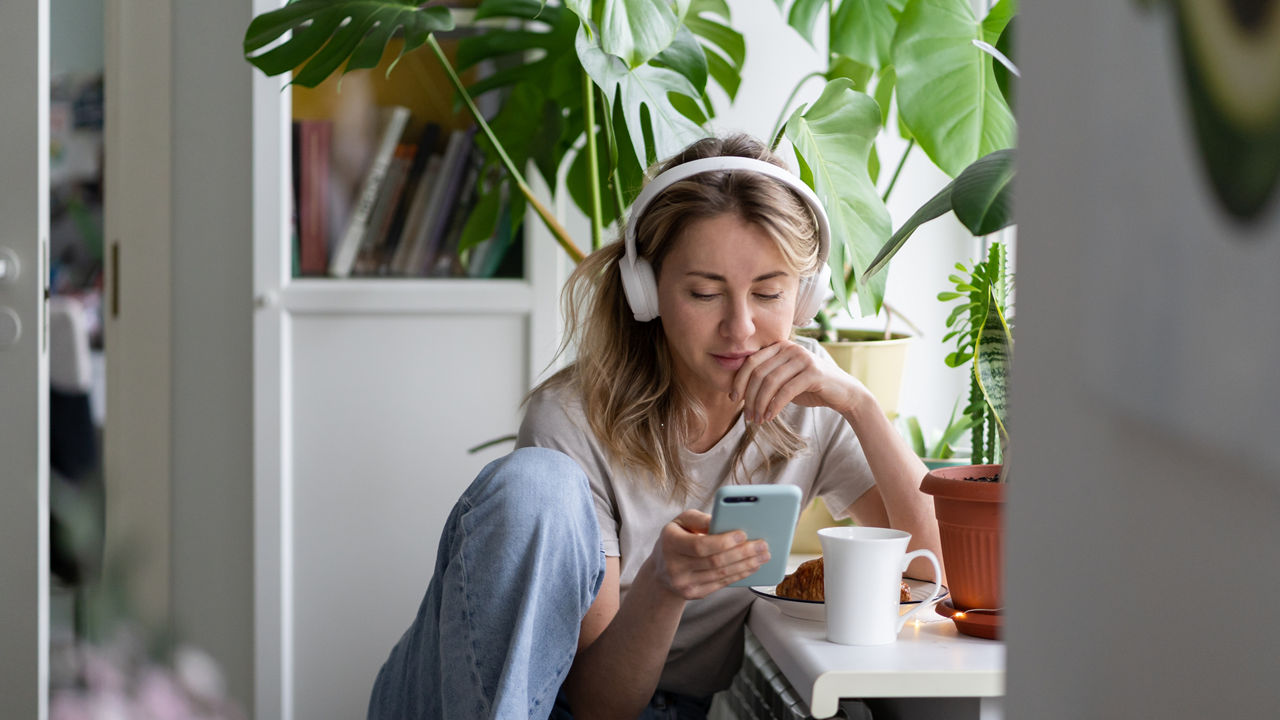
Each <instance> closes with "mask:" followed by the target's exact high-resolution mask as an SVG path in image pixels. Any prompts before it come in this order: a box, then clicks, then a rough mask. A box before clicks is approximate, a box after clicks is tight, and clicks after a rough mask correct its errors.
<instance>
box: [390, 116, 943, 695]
mask: <svg viewBox="0 0 1280 720" xmlns="http://www.w3.org/2000/svg"><path fill="white" fill-rule="evenodd" d="M780 167H781V163H780V162H779V161H778V160H777V159H776V158H775V157H774V156H773V155H772V154H771V153H770V152H769V151H768V150H767V149H766V148H765V147H763V146H762V145H761V144H759V143H758V142H756V141H754V140H752V139H750V138H747V137H745V136H735V137H730V138H726V139H723V140H721V139H714V138H710V139H705V140H702V141H699V142H697V143H694V144H693V145H691V146H690V147H689V148H687V149H686V150H685V151H684V152H682V153H681V154H679V155H678V156H677V157H675V158H673V159H672V160H670V161H668V162H667V163H666V164H665V165H664V166H663V167H662V168H661V170H662V172H661V173H660V174H658V175H657V176H656V177H655V178H654V179H653V180H652V181H650V183H649V184H648V185H647V186H646V188H645V189H644V191H642V193H641V195H640V197H638V198H637V200H636V203H635V204H634V205H633V207H632V211H631V217H630V221H629V223H628V227H627V229H626V238H625V241H624V242H619V243H615V244H613V245H611V246H609V247H606V248H604V249H602V250H600V251H598V252H596V253H593V254H592V255H591V256H590V257H588V258H587V259H586V260H585V261H584V262H583V263H582V264H581V265H580V266H579V267H578V269H577V270H576V271H575V272H574V274H573V276H572V277H571V278H570V280H569V285H568V287H567V290H566V308H567V315H568V327H569V330H570V336H569V341H568V342H567V344H569V343H572V344H573V346H574V347H576V348H577V358H578V359H577V361H576V362H574V363H573V364H572V365H570V366H569V367H568V368H566V369H565V370H563V371H561V372H560V373H558V374H557V375H555V376H554V377H552V378H551V379H550V380H548V381H547V382H545V383H543V385H541V386H540V387H538V388H537V389H535V390H534V392H533V393H532V394H531V397H530V401H529V404H528V410H527V412H526V415H525V419H524V422H523V424H522V426H521V429H520V436H519V441H518V445H519V447H520V448H521V449H519V450H517V451H516V452H515V453H513V454H512V455H510V456H508V457H507V458H504V459H503V460H499V461H496V462H495V463H494V464H492V465H490V466H489V467H488V468H486V469H485V471H484V472H483V473H482V474H481V476H480V477H479V478H478V479H477V481H476V483H475V484H473V486H472V487H471V488H469V489H468V491H467V493H466V494H464V496H463V498H462V499H461V500H460V501H459V505H458V507H455V509H454V513H453V515H452V516H451V518H450V521H449V523H448V526H447V527H446V529H445V533H444V536H443V538H442V540H441V549H440V552H439V554H438V558H437V566H436V575H435V577H433V579H432V582H431V586H430V587H429V588H428V593H427V598H426V599H425V600H424V601H423V607H422V609H421V610H420V611H419V615H418V618H417V620H416V621H415V623H414V625H413V626H412V627H410V629H409V631H408V632H407V633H406V635H405V637H404V638H402V639H401V641H400V643H399V644H398V645H397V646H396V648H395V649H394V650H393V651H392V655H391V658H390V659H389V660H388V662H387V664H386V666H384V668H383V670H382V672H381V673H379V677H378V681H377V683H376V684H375V688H374V695H373V699H372V701H371V703H370V716H371V717H383V716H391V715H395V716H399V717H406V716H408V717H419V716H422V717H437V716H439V717H455V716H456V717H546V716H547V715H548V714H550V715H551V716H552V717H577V718H596V717H620V718H633V717H637V716H641V715H642V714H643V716H645V717H676V716H678V717H682V718H683V717H699V716H701V715H704V714H705V712H706V709H707V707H708V706H709V704H710V697H711V695H712V694H713V693H715V692H716V691H718V690H721V689H723V688H725V687H726V686H727V685H728V684H729V681H730V679H731V678H732V676H733V674H734V672H736V670H737V667H738V665H739V662H740V659H741V651H742V628H743V624H744V622H745V619H746V614H747V610H748V608H749V606H750V604H751V599H752V595H751V594H750V592H749V591H747V590H746V589H745V588H728V587H727V586H728V585H730V584H732V583H733V582H735V581H737V580H739V579H742V578H745V577H747V576H748V575H750V574H751V573H752V572H753V571H754V570H755V569H756V568H758V567H759V566H760V565H761V564H763V563H764V562H766V561H767V560H768V558H769V550H768V549H767V548H766V547H765V546H764V543H763V542H761V541H754V542H747V541H746V539H745V537H744V536H743V535H742V534H741V533H740V532H729V533H722V534H719V535H709V534H707V530H708V525H709V521H710V516H709V515H708V514H707V512H706V510H707V509H709V508H710V505H711V499H712V495H713V494H714V491H715V489H716V488H717V487H719V486H720V485H722V484H724V483H789V484H794V485H797V486H799V487H800V488H801V490H802V491H803V493H804V496H805V500H806V502H807V501H808V500H809V499H811V498H812V497H816V496H821V497H823V498H824V500H825V501H826V502H827V504H828V507H831V508H833V511H834V513H835V515H836V516H837V517H841V516H845V515H852V516H853V517H854V518H855V519H856V520H857V521H858V522H859V523H860V524H866V525H879V526H891V527H895V528H900V529H903V530H906V531H908V532H910V533H911V534H912V547H913V548H915V547H928V548H930V549H932V550H934V552H935V553H938V543H937V523H936V521H935V519H934V516H933V509H932V505H931V502H930V501H929V499H928V497H927V496H925V495H923V494H922V493H920V492H919V485H920V480H921V478H923V477H924V475H925V468H924V466H923V464H922V463H921V462H920V461H919V460H918V459H917V458H916V457H915V456H914V455H913V454H912V453H911V451H910V450H909V449H908V448H907V446H906V444H905V443H904V442H903V441H902V439H901V438H900V436H899V435H898V434H897V432H896V431H894V429H893V428H892V426H891V425H890V423H889V422H888V420H887V419H886V418H885V416H884V413H883V412H882V411H881V410H880V408H879V406H878V405H877V404H876V401H875V399H874V397H873V396H872V395H871V394H870V392H868V391H867V389H866V388H865V387H863V386H862V385H861V384H859V383H858V382H857V381H856V380H854V379H853V378H851V377H850V376H849V375H847V374H845V373H844V372H842V371H841V370H839V369H838V368H837V367H836V366H835V365H834V364H833V363H832V362H831V360H830V358H829V357H827V356H826V354H825V353H824V352H823V351H822V350H821V349H820V348H819V347H818V346H817V345H816V343H813V342H811V341H808V340H801V339H792V338H791V337H790V336H791V326H792V325H793V324H795V325H802V324H806V323H808V322H809V321H810V320H811V319H812V317H813V315H814V313H815V312H816V310H817V308H818V306H819V302H820V300H821V295H822V292H823V290H824V289H825V285H826V280H825V275H824V274H822V273H821V270H822V269H823V268H825V259H826V252H827V247H828V246H829V242H830V231H829V229H828V226H827V221H826V216H825V214H824V212H823V210H822V208H821V205H820V204H819V203H818V202H817V200H816V198H814V197H813V196H812V193H811V192H809V191H808V189H807V188H805V187H804V186H803V185H802V184H801V183H800V182H799V181H798V180H796V179H795V178H794V177H793V176H791V175H789V174H787V173H786V172H785V171H779V168H780ZM552 451H555V452H552ZM774 551H775V552H786V549H785V548H775V549H774ZM910 572H911V573H912V574H914V575H916V576H918V577H931V576H932V572H931V569H930V568H929V567H928V565H927V564H926V565H924V566H923V567H918V566H914V565H913V566H912V568H911V569H910ZM450 648H455V649H456V650H457V655H456V658H457V660H456V661H453V660H451V653H452V651H451V650H450ZM557 689H558V690H559V692H558V693H557ZM553 702H554V707H552V703H553ZM664 713H666V714H664Z"/></svg>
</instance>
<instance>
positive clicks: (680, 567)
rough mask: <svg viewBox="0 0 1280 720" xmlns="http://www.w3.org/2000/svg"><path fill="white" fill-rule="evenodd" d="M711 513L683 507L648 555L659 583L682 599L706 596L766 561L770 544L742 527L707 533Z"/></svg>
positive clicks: (663, 529) (767, 560)
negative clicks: (712, 533)
mask: <svg viewBox="0 0 1280 720" xmlns="http://www.w3.org/2000/svg"><path fill="white" fill-rule="evenodd" d="M710 528H711V516H710V515H708V514H706V513H704V512H701V511H698V510H685V511H684V512H682V513H680V515H679V516H677V517H676V518H675V519H674V520H672V521H671V522H669V523H667V524H666V526H665V527H663V528H662V534H661V535H659V536H658V542H657V543H655V544H654V546H653V552H652V553H651V554H650V555H649V561H650V563H651V564H652V569H653V572H654V574H655V576H656V579H657V581H658V584H659V586H660V587H662V588H663V589H664V590H666V591H667V592H670V593H672V594H674V595H676V596H679V597H680V598H682V599H684V600H697V599H698V598H703V597H706V596H707V595H710V594H711V593H713V592H715V591H716V590H719V589H720V588H722V587H726V586H728V585H731V584H733V583H735V582H737V581H739V580H741V579H743V578H745V577H747V576H749V575H751V573H753V572H755V571H756V570H757V569H758V568H759V567H760V566H761V565H763V564H765V563H766V562H769V544H768V543H766V542H765V541H764V540H754V541H751V542H747V537H746V535H745V534H744V533H743V532H742V531H741V530H731V531H729V532H725V533H720V534H718V535H708V534H707V531H708V530H709V529H710Z"/></svg>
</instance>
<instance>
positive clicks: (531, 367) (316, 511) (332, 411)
mask: <svg viewBox="0 0 1280 720" xmlns="http://www.w3.org/2000/svg"><path fill="white" fill-rule="evenodd" d="M254 84H255V90H254V110H253V118H254V119H253V132H254V138H255V141H254V185H255V187H254V196H255V198H256V205H255V211H254V256H255V267H254V296H255V310H254V315H255V318H254V341H255V347H254V404H255V407H254V438H255V448H254V456H255V457H254V505H255V507H254V530H255V537H254V546H255V550H254V556H255V570H254V612H255V628H254V640H255V642H254V647H255V650H254V652H255V663H254V664H255V667H256V669H255V685H256V688H255V695H256V698H255V707H254V708H252V709H251V710H252V713H253V715H254V716H256V717H263V718H265V717H271V718H281V720H294V719H295V718H297V719H301V718H307V719H308V720H310V719H311V718H349V717H361V716H363V715H364V712H365V708H366V704H367V702H368V697H369V690H370V688H371V686H372V683H373V680H374V677H375V674H376V673H377V671H378V668H379V667H380V666H381V663H382V661H383V660H384V659H385V658H386V656H387V654H388V652H389V651H390V649H391V647H392V645H393V644H394V643H395V642H396V640H398V639H399V636H400V634H401V633H402V632H403V631H404V630H405V628H407V627H408V625H409V623H410V621H411V620H412V619H413V617H414V615H415V613H416V611H417V608H418V604H419V602H420V600H421V598H422V594H423V591H424V590H425V589H426V586H427V582H428V580H429V578H430V576H431V571H432V568H433V565H434V562H435V549H436V544H437V542H438V539H439V535H440V532H441V529H442V527H443V524H444V521H445V519H446V517H447V515H448V512H449V510H450V508H451V506H452V504H453V502H454V500H455V499H456V498H457V496H458V495H459V494H460V493H461V491H462V490H463V489H464V488H465V487H466V485H467V484H468V483H469V482H470V480H471V478H472V477H474V475H475V474H476V472H478V471H479V469H480V468H481V467H483V465H484V464H485V463H486V462H488V461H490V460H492V459H494V458H496V457H498V456H500V455H501V454H503V453H505V452H506V451H507V449H508V447H507V446H499V447H495V448H492V449H489V450H487V451H484V452H483V453H479V454H476V455H469V454H467V452H466V448H468V447H471V446H473V445H476V444H479V443H481V442H483V441H485V440H488V439H491V438H494V437H497V436H501V435H504V434H507V433H511V432H514V431H515V429H516V427H517V424H518V419H519V415H520V409H519V405H520V402H521V400H522V399H523V396H524V394H525V393H526V392H527V391H528V390H529V388H530V387H531V386H532V385H533V383H534V382H535V380H536V379H537V378H538V377H539V375H540V374H541V373H542V372H543V370H544V368H545V367H546V366H547V365H548V363H549V362H550V361H551V360H552V357H553V356H554V352H555V349H556V346H557V343H558V341H559V330H558V319H557V316H558V309H557V299H558V292H559V287H560V285H561V279H562V278H563V276H564V272H565V267H564V266H565V261H564V260H563V259H562V258H561V255H562V254H563V253H562V251H561V250H560V249H559V248H558V247H557V246H556V245H555V244H554V243H553V242H552V241H551V240H550V238H549V236H548V235H547V234H546V231H545V230H544V229H543V228H542V227H541V226H540V224H539V223H538V221H537V219H536V217H534V216H532V215H530V217H529V218H527V219H526V222H525V231H524V243H525V248H524V253H525V254H524V257H525V273H524V275H525V276H524V278H523V279H516V280H505V279H504V280H465V279H396V278H387V279H377V278H369V279H365V278H355V279H341V280H338V279H322V278H293V277H290V267H291V265H290V252H291V247H290V245H291V243H290V233H289V232H288V218H287V216H286V210H287V208H288V206H289V205H288V202H287V201H288V195H287V193H288V169H289V157H290V155H289V123H290V111H289V108H290V95H289V92H288V91H287V90H285V91H283V92H282V82H281V81H280V80H279V79H273V78H264V77H262V76H261V75H260V74H257V73H255V78H254Z"/></svg>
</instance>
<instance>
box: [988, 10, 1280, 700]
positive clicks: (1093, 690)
mask: <svg viewBox="0 0 1280 720" xmlns="http://www.w3.org/2000/svg"><path fill="white" fill-rule="evenodd" d="M1139 5H1140V4H1139V3H1133V2H1130V3H1115V2H1105V1H1099V0H1094V1H1092V2H1085V3H1062V2H1053V1H1052V0H1040V1H1038V2H1034V3H1032V2H1028V3H1026V5H1025V6H1024V10H1023V13H1022V16H1021V18H1020V23H1021V25H1020V32H1021V36H1020V37H1019V44H1020V47H1022V48H1025V50H1024V52H1023V53H1022V55H1021V59H1022V61H1023V66H1022V68H1023V71H1024V81H1023V83H1022V86H1021V92H1022V98H1021V103H1020V107H1019V113H1020V119H1021V123H1022V140H1021V148H1022V150H1021V156H1020V165H1021V169H1020V174H1019V185H1018V196H1017V198H1018V212H1019V216H1020V218H1021V221H1020V226H1019V227H1020V235H1021V238H1022V243H1021V246H1020V253H1021V275H1020V278H1019V279H1020V285H1019V288H1020V290H1019V303H1020V307H1019V318H1020V320H1021V322H1020V327H1019V335H1018V345H1017V354H1016V362H1015V366H1014V377H1013V385H1012V387H1013V397H1012V413H1013V418H1014V425H1013V438H1014V443H1015V446H1014V455H1013V458H1014V463H1015V477H1014V481H1013V482H1014V484H1013V485H1012V486H1011V487H1010V490H1009V507H1008V542H1007V546H1008V558H1007V573H1006V578H1007V579H1006V582H1007V588H1008V589H1007V592H1008V600H1007V603H1008V660H1009V675H1008V702H1007V705H1006V709H1007V713H1008V715H1009V717H1017V718H1040V719H1044V720H1055V719H1057V718H1062V719H1064V720H1065V719H1067V718H1072V719H1074V718H1126V717H1134V718H1202V717H1275V716H1276V714H1277V712H1278V711H1280V683H1277V682H1276V681H1275V678H1274V675H1275V671H1276V668H1277V651H1276V648H1277V646H1280V629H1277V625H1276V624H1275V622H1273V620H1272V618H1271V612H1270V611H1271V605H1272V599H1273V598H1275V597H1276V596H1277V593H1280V563H1277V561H1276V559H1275V557H1276V549H1277V547H1280V524H1278V523H1277V522H1276V518H1277V516H1280V483H1278V482H1277V480H1276V477H1275V469H1274V462H1273V461H1272V460H1271V458H1272V457H1273V456H1274V453H1275V451H1276V443H1275V437H1276V432H1277V430H1280V408H1278V407H1277V405H1276V404H1274V403H1269V404H1266V405H1258V406H1256V407H1255V406H1254V405H1253V400H1252V398H1251V397H1249V396H1250V395H1252V396H1262V397H1265V398H1274V396H1275V393H1276V388H1277V387H1280V386H1278V385H1277V383H1276V378H1275V377H1274V368H1275V366H1276V358H1277V357H1280V325H1278V324H1277V322H1276V319H1275V318H1276V308H1277V305H1278V304H1280V286H1278V285H1277V283H1276V281H1275V270H1276V268H1277V267H1280V217H1278V215H1280V213H1278V212H1277V203H1276V202H1275V201H1276V198H1274V197H1273V198H1272V205H1271V208H1270V210H1269V212H1268V213H1267V214H1266V215H1265V216H1264V217H1263V218H1262V219H1261V221H1260V222H1259V223H1258V224H1257V225H1255V226H1253V227H1252V228H1251V229H1248V230H1246V229H1244V228H1242V227H1240V226H1238V225H1236V224H1235V223H1233V222H1231V221H1229V220H1227V219H1226V218H1225V217H1224V216H1223V214H1222V213H1221V212H1220V211H1219V210H1218V208H1217V206H1216V205H1215V203H1214V202H1213V201H1211V200H1210V199H1209V198H1208V197H1207V189H1206V185H1205V182H1204V181H1203V179H1202V177H1203V176H1202V170H1201V167H1200V164H1199V157H1198V156H1197V154H1196V151H1195V150H1194V149H1193V147H1192V142H1191V139H1190V137H1191V136H1190V129H1189V115H1188V107H1187V104H1186V102H1185V97H1184V96H1183V93H1182V91H1181V88H1180V74H1179V73H1180V65H1179V62H1178V59H1177V57H1176V55H1175V54H1174V52H1173V48H1174V36H1173V33H1172V26H1171V23H1170V22H1169V21H1170V19H1171V17H1170V16H1171V12H1169V11H1171V10H1172V9H1173V8H1172V3H1170V4H1168V7H1165V6H1158V7H1156V8H1153V9H1152V10H1150V11H1145V12H1144V11H1142V10H1141V8H1140V7H1139ZM1272 87H1275V81H1274V79H1273V81H1272ZM1272 151H1273V152H1274V149H1273V150H1272ZM1242 391H1243V392H1242ZM1187 398H1198V399H1197V400H1196V401H1195V402H1187V401H1186V399H1187ZM1205 417H1209V418H1219V417H1226V418H1230V419H1231V420H1230V422H1228V423H1218V422H1215V423H1214V424H1213V425H1212V426H1205V425H1204V424H1203V423H1202V421H1201V420H1200V418H1205ZM1257 438H1269V440H1263V441H1261V442H1258V441H1256V440H1257ZM1242 439H1248V440H1249V442H1240V440H1242Z"/></svg>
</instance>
